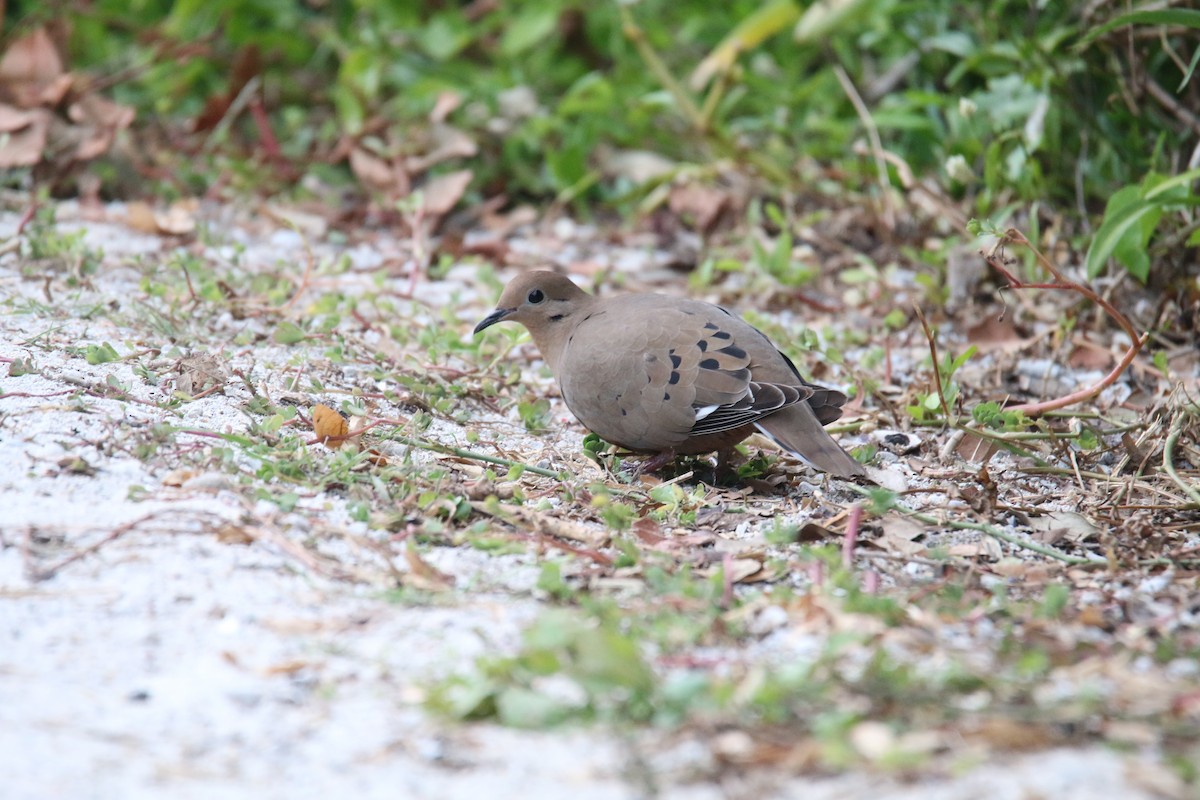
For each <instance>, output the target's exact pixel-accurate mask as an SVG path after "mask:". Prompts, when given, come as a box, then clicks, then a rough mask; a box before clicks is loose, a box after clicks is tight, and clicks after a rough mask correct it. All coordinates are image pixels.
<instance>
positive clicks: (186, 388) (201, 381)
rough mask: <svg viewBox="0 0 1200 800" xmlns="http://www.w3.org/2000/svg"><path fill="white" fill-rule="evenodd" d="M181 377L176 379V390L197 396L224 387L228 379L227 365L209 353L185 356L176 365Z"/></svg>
mask: <svg viewBox="0 0 1200 800" xmlns="http://www.w3.org/2000/svg"><path fill="white" fill-rule="evenodd" d="M175 369H176V371H178V373H179V375H178V377H176V378H175V389H176V390H177V391H180V392H183V393H184V394H186V395H193V396H194V395H197V394H199V393H200V392H203V391H205V390H208V389H212V388H214V387H218V386H224V384H225V381H226V379H227V378H228V372H227V371H226V369H225V364H224V362H222V361H221V360H220V359H219V358H217V357H216V356H213V355H209V354H207V353H204V354H200V355H192V356H184V357H183V358H181V359H179V362H178V363H177V364H176V365H175Z"/></svg>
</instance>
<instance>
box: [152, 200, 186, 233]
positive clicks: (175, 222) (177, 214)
mask: <svg viewBox="0 0 1200 800" xmlns="http://www.w3.org/2000/svg"><path fill="white" fill-rule="evenodd" d="M195 211H196V202H195V200H179V201H176V202H174V203H172V204H171V207H170V208H169V209H167V210H166V211H162V212H157V213H155V214H154V225H155V227H156V228H157V231H158V232H159V233H165V234H168V235H170V236H185V235H187V234H190V233H194V232H195V231H196V216H195Z"/></svg>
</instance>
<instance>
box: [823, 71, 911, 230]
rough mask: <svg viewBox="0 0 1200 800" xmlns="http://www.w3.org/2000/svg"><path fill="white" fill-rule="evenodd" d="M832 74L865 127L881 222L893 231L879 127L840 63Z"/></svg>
mask: <svg viewBox="0 0 1200 800" xmlns="http://www.w3.org/2000/svg"><path fill="white" fill-rule="evenodd" d="M833 74H834V75H836V76H837V79H838V83H840V84H841V85H842V91H844V92H845V93H846V97H848V98H850V104H851V105H853V106H854V110H855V111H856V112H857V113H858V118H859V119H860V120H861V121H862V124H863V127H865V128H866V129H867V139H868V140H869V141H870V142H871V155H872V156H874V158H875V169H876V171H878V172H879V176H878V177H879V189H880V191H881V192H882V194H883V224H884V225H885V226H886V227H887V229H888V231H889V232H890V231H894V230H896V206H895V203H894V202H893V201H892V184H891V182H890V181H889V180H888V171H887V161H885V160H884V157H883V141H882V140H881V139H880V138H879V129H878V128H877V127H876V126H875V120H873V119H871V111H870V109H868V108H867V104H866V103H864V102H863V99H862V97H861V96H860V95H859V94H858V89H856V88H854V81H852V80H850V76H849V75H847V74H846V70H844V69H842V65H841V64H834V65H833Z"/></svg>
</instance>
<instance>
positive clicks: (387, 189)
mask: <svg viewBox="0 0 1200 800" xmlns="http://www.w3.org/2000/svg"><path fill="white" fill-rule="evenodd" d="M350 170H351V172H353V173H354V177H356V178H358V181H359V183H361V184H362V185H363V186H365V187H367V188H368V189H372V190H374V191H377V192H382V193H384V194H387V195H389V196H394V197H404V196H405V195H407V194H408V193H409V190H410V188H411V184H410V182H409V179H408V173H407V172H405V171H404V170H403V169H402V168H400V167H399V165H393V164H391V163H389V162H387V161H385V160H384V159H382V158H380V157H379V156H377V155H375V154H374V153H371V152H369V151H368V150H365V149H363V148H362V147H355V148H353V149H352V150H351V151H350Z"/></svg>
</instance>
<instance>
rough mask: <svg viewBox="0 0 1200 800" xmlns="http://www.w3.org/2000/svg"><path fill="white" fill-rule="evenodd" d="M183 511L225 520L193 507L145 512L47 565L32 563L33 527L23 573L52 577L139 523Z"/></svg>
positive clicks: (32, 577)
mask: <svg viewBox="0 0 1200 800" xmlns="http://www.w3.org/2000/svg"><path fill="white" fill-rule="evenodd" d="M185 513H190V514H194V515H195V516H196V517H197V518H200V517H207V518H210V519H215V520H218V521H220V522H225V521H226V520H225V518H224V517H221V516H220V515H219V514H214V513H212V512H208V511H196V510H193V509H173V508H168V509H160V510H158V511H152V512H150V513H149V514H145V515H143V516H141V517H138V518H137V519H135V520H132V521H130V522H126V523H125V524H124V525H118V526H117V527H116V528H113V529H112V530H111V531H109V532H108V533H107V534H106V535H105V536H104V537H103V538H101V539H98V540H97V541H95V542H92V543H91V544H89V545H88V546H87V547H83V548H81V549H79V550H76V551H75V552H74V553H72V554H71V555H69V556H67V557H65V558H63V559H61V560H60V561H58V562H57V563H55V564H52V565H51V566H49V567H36V566H34V564H33V553H32V548H31V546H30V544H29V541H30V537H31V535H32V530H33V529H32V528H30V529H29V530H28V531H26V537H25V544H24V546H23V547H22V554H23V555H24V558H25V575H26V577H28V578H29V580H31V581H44V580H49V579H50V578H53V577H54V576H55V575H57V574H58V573H59V572H61V571H62V570H63V569H64V568H66V567H68V566H70V565H71V564H74V563H75V562H76V561H79V560H81V559H83V558H86V557H87V556H89V555H91V554H92V553H95V552H96V551H97V550H99V549H100V548H101V547H104V545H106V544H108V543H109V542H112V541H114V540H116V539H119V538H120V537H122V536H124V535H125V534H127V533H129V532H130V531H132V530H134V529H135V528H137V527H138V526H139V525H141V524H142V523H144V522H149V521H150V520H152V519H155V518H156V517H164V516H167V515H169V514H185Z"/></svg>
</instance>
